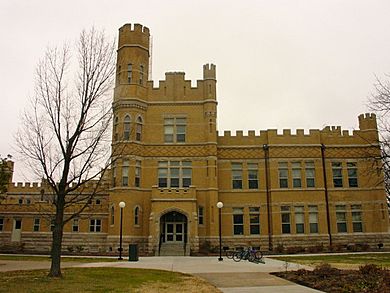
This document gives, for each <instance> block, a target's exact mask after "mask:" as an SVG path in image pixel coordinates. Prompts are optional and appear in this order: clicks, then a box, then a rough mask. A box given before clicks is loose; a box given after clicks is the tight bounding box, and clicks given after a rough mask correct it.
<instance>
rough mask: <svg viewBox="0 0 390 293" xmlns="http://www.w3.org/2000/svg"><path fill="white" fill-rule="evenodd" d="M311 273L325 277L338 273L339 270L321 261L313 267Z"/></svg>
mask: <svg viewBox="0 0 390 293" xmlns="http://www.w3.org/2000/svg"><path fill="white" fill-rule="evenodd" d="M313 273H314V274H315V275H316V276H318V277H319V278H321V279H327V278H329V277H331V276H335V275H339V274H340V270H339V269H336V268H333V267H331V265H330V264H328V263H323V264H320V265H318V266H316V267H315V269H314V270H313Z"/></svg>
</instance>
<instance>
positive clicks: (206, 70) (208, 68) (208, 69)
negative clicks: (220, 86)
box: [203, 64, 217, 80]
mask: <svg viewBox="0 0 390 293" xmlns="http://www.w3.org/2000/svg"><path fill="white" fill-rule="evenodd" d="M216 77H217V75H216V66H215V65H214V64H205V65H203V79H204V80H207V79H213V80H215V79H216Z"/></svg>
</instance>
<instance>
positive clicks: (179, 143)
mask: <svg viewBox="0 0 390 293" xmlns="http://www.w3.org/2000/svg"><path fill="white" fill-rule="evenodd" d="M149 38H150V34H149V29H148V28H146V27H143V26H141V25H138V24H136V25H133V26H132V25H130V24H126V25H124V26H123V27H121V28H120V29H119V41H118V57H117V73H116V86H115V91H114V98H113V109H114V119H113V137H112V148H113V153H115V154H116V155H115V164H114V165H113V168H112V174H111V179H110V180H108V181H110V182H107V184H109V185H110V188H109V189H108V191H107V194H103V195H102V196H101V198H100V200H99V203H98V204H96V202H95V203H94V205H93V208H92V209H91V210H90V211H89V212H87V213H85V215H83V216H82V217H81V218H80V222H79V230H78V231H72V223H69V224H68V226H67V227H66V229H65V237H64V239H65V241H64V250H66V248H67V247H71V248H69V249H68V250H72V249H77V248H78V249H80V246H83V249H84V250H85V251H88V252H113V253H114V252H115V251H116V249H117V248H118V243H119V227H120V225H119V224H120V223H119V222H120V221H119V213H120V208H119V202H121V201H124V202H125V204H126V206H125V208H124V209H123V241H124V247H126V246H127V245H128V244H130V243H138V244H139V248H140V250H141V253H144V254H149V255H164V254H174V253H177V252H178V251H179V254H190V253H192V254H195V253H198V252H199V251H200V250H202V249H203V248H205V247H208V248H210V246H211V247H215V246H217V243H218V227H219V226H218V225H219V221H218V208H217V207H216V204H217V202H218V201H221V202H223V204H224V206H223V208H222V222H221V223H222V238H223V245H224V246H229V247H239V246H246V245H251V246H261V248H262V249H263V250H275V249H277V248H278V247H279V248H280V247H291V246H301V247H309V246H314V245H323V246H328V245H330V244H331V245H333V246H334V245H347V244H353V243H359V244H363V243H366V244H368V245H370V246H371V247H374V246H375V245H377V244H378V243H384V244H385V245H386V246H389V245H390V235H389V219H388V213H387V205H386V201H385V191H384V188H383V185H382V184H381V180H382V175H381V174H378V173H376V172H373V161H372V159H370V158H372V157H374V156H376V155H378V154H379V152H380V150H379V146H378V144H377V141H378V133H377V132H378V131H377V125H376V118H375V115H373V114H363V115H360V116H359V129H358V130H355V131H353V133H349V132H348V131H344V130H341V128H340V127H325V128H324V129H322V130H310V131H308V132H307V133H306V132H304V131H303V130H297V131H296V133H294V134H293V133H291V131H290V130H283V133H282V134H280V133H278V132H277V131H276V130H266V131H260V132H259V133H256V132H255V131H249V132H248V134H247V135H244V134H243V132H242V131H237V132H236V133H235V134H231V133H230V132H229V131H225V132H224V133H223V134H222V133H218V131H217V125H216V118H217V93H216V67H215V65H213V64H206V65H204V66H203V79H202V80H198V81H197V83H196V86H195V87H192V86H191V82H190V81H187V80H185V76H184V73H182V72H169V73H166V78H165V80H164V81H160V82H159V84H158V86H157V87H154V86H153V82H152V81H149V80H148V72H149V57H150V51H149V45H150V44H149ZM238 116H239V115H238ZM118 154H119V155H118ZM40 189H41V187H40V186H39V187H38V186H32V187H27V186H21V185H20V186H13V187H11V188H10V190H9V195H10V198H9V200H8V205H2V206H0V208H1V219H3V220H2V221H3V227H2V231H1V232H0V237H1V238H0V239H2V241H4V242H7V241H9V240H10V239H11V238H12V234H13V233H15V220H16V219H19V218H20V219H22V222H23V223H22V230H21V236H20V237H19V242H23V241H24V242H25V243H27V244H26V246H27V247H28V248H30V249H36V250H39V249H37V248H36V247H35V248H34V245H33V244H31V243H32V240H31V239H41V240H40V241H41V242H42V243H45V244H44V245H42V246H41V247H48V246H49V244H48V241H49V238H50V233H49V231H50V227H46V228H44V227H42V231H39V232H38V231H34V228H33V226H34V222H33V221H34V217H38V216H37V215H38V214H37V213H36V212H34V211H32V209H31V206H37V203H36V199H35V200H34V199H33V198H37V197H39V196H40ZM28 197H31V198H32V199H31V200H32V201H34V202H31V205H30V206H28V205H27V204H26V203H25V202H23V203H22V204H19V203H16V201H17V200H19V199H20V198H25V199H26V198H28ZM25 199H24V200H25ZM1 219H0V220H1ZM93 219H99V220H101V223H100V228H99V231H91V229H92V228H91V220H93ZM93 224H95V222H93ZM43 233H46V234H45V235H43ZM39 235H40V236H39ZM42 235H43V236H42ZM72 247H73V248H72ZM41 250H42V249H41ZM125 250H126V248H125Z"/></svg>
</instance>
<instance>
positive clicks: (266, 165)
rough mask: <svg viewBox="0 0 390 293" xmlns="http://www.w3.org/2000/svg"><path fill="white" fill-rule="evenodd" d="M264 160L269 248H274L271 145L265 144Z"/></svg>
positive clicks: (270, 249)
mask: <svg viewBox="0 0 390 293" xmlns="http://www.w3.org/2000/svg"><path fill="white" fill-rule="evenodd" d="M263 150H264V161H265V189H266V194H267V217H268V250H269V251H272V250H273V244H272V210H271V204H272V201H271V192H270V186H269V146H268V145H267V144H263Z"/></svg>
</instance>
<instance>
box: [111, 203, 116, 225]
mask: <svg viewBox="0 0 390 293" xmlns="http://www.w3.org/2000/svg"><path fill="white" fill-rule="evenodd" d="M110 214H111V215H110V216H111V222H110V224H111V225H114V223H115V209H114V206H111V211H110Z"/></svg>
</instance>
